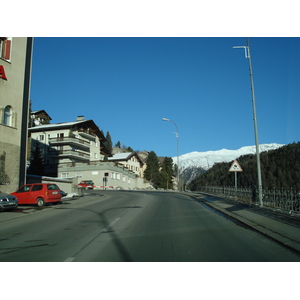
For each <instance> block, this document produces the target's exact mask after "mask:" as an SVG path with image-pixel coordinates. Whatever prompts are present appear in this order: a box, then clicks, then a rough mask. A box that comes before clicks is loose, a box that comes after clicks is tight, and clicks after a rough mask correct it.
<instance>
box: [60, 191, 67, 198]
mask: <svg viewBox="0 0 300 300" xmlns="http://www.w3.org/2000/svg"><path fill="white" fill-rule="evenodd" d="M60 194H61V197H66V196H67V195H68V193H66V192H64V191H62V190H60Z"/></svg>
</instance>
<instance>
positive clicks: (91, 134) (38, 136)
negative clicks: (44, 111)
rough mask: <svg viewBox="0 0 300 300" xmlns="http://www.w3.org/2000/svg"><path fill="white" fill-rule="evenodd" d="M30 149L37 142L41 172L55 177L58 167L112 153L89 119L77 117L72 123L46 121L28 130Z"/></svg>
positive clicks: (74, 164)
mask: <svg viewBox="0 0 300 300" xmlns="http://www.w3.org/2000/svg"><path fill="white" fill-rule="evenodd" d="M28 131H29V133H30V138H31V151H34V149H35V147H36V146H37V145H39V147H40V149H41V151H42V154H43V157H44V166H45V169H44V175H47V176H53V177H56V176H57V173H58V168H59V167H62V166H64V165H65V166H72V167H75V166H76V164H77V163H90V162H93V161H101V160H104V158H105V157H109V156H111V155H112V154H111V153H110V152H109V151H108V149H107V148H106V147H105V145H104V142H105V141H106V139H105V137H104V135H103V134H102V132H101V131H100V129H99V128H98V126H97V125H96V124H95V123H94V121H93V120H85V119H84V117H82V116H80V117H77V120H76V121H74V122H64V123H57V124H46V125H40V126H35V127H31V128H29V129H28Z"/></svg>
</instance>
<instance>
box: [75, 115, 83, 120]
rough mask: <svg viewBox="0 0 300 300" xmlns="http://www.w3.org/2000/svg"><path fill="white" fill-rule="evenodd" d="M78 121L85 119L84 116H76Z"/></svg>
mask: <svg viewBox="0 0 300 300" xmlns="http://www.w3.org/2000/svg"><path fill="white" fill-rule="evenodd" d="M76 121H84V116H78V117H77V118H76Z"/></svg>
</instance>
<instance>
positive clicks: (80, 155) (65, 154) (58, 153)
mask: <svg viewBox="0 0 300 300" xmlns="http://www.w3.org/2000/svg"><path fill="white" fill-rule="evenodd" d="M49 154H50V156H51V157H53V158H60V159H62V158H69V159H74V160H77V161H89V160H90V154H89V153H85V152H82V151H78V150H71V149H70V150H52V151H50V153H49Z"/></svg>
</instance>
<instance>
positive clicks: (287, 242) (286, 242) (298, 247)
mask: <svg viewBox="0 0 300 300" xmlns="http://www.w3.org/2000/svg"><path fill="white" fill-rule="evenodd" d="M189 196H190V197H192V198H194V199H196V200H197V201H200V202H202V203H204V204H205V205H207V206H209V207H211V208H212V209H214V210H216V211H218V212H220V213H222V214H224V215H227V216H229V217H230V218H233V219H235V220H237V221H238V222H240V223H242V224H244V225H246V226H248V227H249V228H251V229H253V230H255V231H257V232H259V233H261V234H263V235H265V236H266V237H268V238H270V239H272V240H273V241H275V242H277V243H280V244H282V245H283V246H285V247H288V248H290V249H291V250H293V251H297V252H299V253H300V243H299V242H297V241H295V240H292V239H289V238H287V237H285V236H283V235H281V234H280V233H278V232H275V231H273V230H271V229H268V228H266V227H264V226H262V225H259V224H257V223H255V222H253V221H251V220H249V219H246V218H244V217H241V216H239V215H237V214H235V213H233V212H229V211H227V210H225V209H223V208H221V207H219V206H218V205H216V204H213V203H212V202H208V201H205V200H204V199H203V197H199V196H196V195H189Z"/></svg>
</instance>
